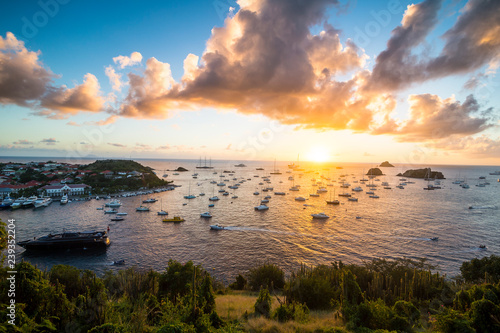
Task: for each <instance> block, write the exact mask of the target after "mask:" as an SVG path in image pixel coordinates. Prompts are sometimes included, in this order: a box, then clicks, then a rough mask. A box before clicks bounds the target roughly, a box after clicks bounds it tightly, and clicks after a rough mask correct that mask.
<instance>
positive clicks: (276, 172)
mask: <svg viewBox="0 0 500 333" xmlns="http://www.w3.org/2000/svg"><path fill="white" fill-rule="evenodd" d="M270 174H271V175H281V172H280V171H279V170H278V169H276V159H274V171H273V172H270Z"/></svg>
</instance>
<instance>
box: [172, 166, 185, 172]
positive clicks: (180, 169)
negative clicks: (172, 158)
mask: <svg viewBox="0 0 500 333" xmlns="http://www.w3.org/2000/svg"><path fill="white" fill-rule="evenodd" d="M174 171H178V172H185V171H188V169H186V168H183V167H178V168H177V169H175V170H174Z"/></svg>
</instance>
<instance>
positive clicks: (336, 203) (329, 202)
mask: <svg viewBox="0 0 500 333" xmlns="http://www.w3.org/2000/svg"><path fill="white" fill-rule="evenodd" d="M333 193H334V197H335V189H333ZM326 203H327V204H328V205H338V204H340V201H338V200H337V199H335V200H332V192H330V200H326Z"/></svg>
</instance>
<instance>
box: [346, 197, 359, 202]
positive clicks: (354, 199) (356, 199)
mask: <svg viewBox="0 0 500 333" xmlns="http://www.w3.org/2000/svg"><path fill="white" fill-rule="evenodd" d="M347 200H348V201H356V202H357V201H358V198H347Z"/></svg>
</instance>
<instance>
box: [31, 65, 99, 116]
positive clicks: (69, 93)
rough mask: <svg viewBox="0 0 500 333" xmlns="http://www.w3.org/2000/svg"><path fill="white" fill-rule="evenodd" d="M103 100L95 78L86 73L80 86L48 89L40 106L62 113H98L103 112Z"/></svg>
mask: <svg viewBox="0 0 500 333" xmlns="http://www.w3.org/2000/svg"><path fill="white" fill-rule="evenodd" d="M104 102H105V100H104V98H103V97H102V96H100V86H99V82H98V81H97V78H96V77H95V76H94V75H92V74H90V73H88V74H86V75H85V79H84V81H83V83H82V84H80V85H77V86H76V87H74V88H69V89H68V88H67V87H66V86H64V85H63V86H61V87H57V88H54V87H52V88H50V89H49V91H48V92H47V94H46V95H45V96H44V97H43V98H42V100H41V106H42V107H44V108H47V109H50V110H55V111H60V112H63V113H77V112H79V111H93V112H99V111H102V110H103V106H104Z"/></svg>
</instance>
